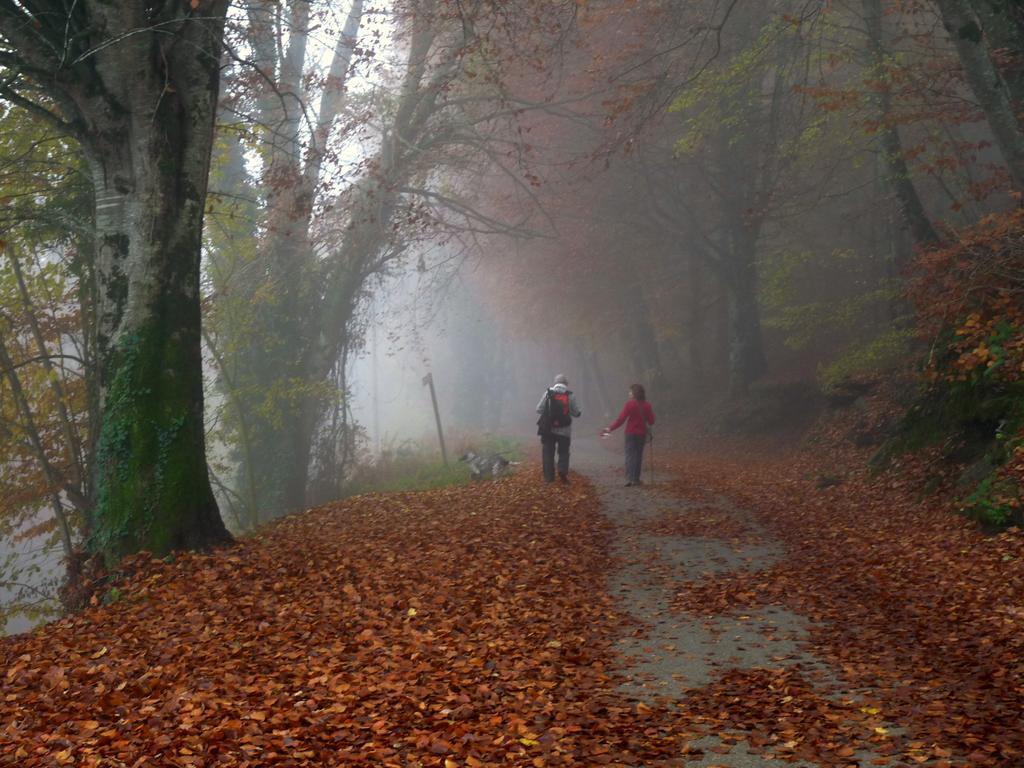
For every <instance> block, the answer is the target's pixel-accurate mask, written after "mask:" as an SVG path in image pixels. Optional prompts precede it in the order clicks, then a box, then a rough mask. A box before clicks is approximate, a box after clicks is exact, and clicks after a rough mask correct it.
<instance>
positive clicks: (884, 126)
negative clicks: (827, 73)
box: [863, 0, 939, 245]
mask: <svg viewBox="0 0 1024 768" xmlns="http://www.w3.org/2000/svg"><path fill="white" fill-rule="evenodd" d="M863 4H864V22H865V24H866V25H867V31H868V49H869V53H870V56H871V67H872V69H873V70H874V73H873V74H874V78H875V79H876V81H877V82H878V88H877V89H873V93H874V94H875V96H874V98H875V104H876V108H877V110H878V124H879V140H880V143H881V146H882V158H883V159H884V160H885V165H886V175H885V180H886V183H887V184H888V185H889V186H890V187H891V189H892V191H893V192H894V193H895V195H896V199H897V200H898V201H899V207H900V212H901V213H902V214H903V219H904V221H906V223H907V226H909V227H910V231H911V233H912V235H913V237H914V242H915V243H916V244H918V245H933V244H935V243H937V242H938V241H939V236H938V234H937V233H936V231H935V228H934V227H933V226H932V223H931V220H930V219H929V218H928V214H927V213H926V212H925V208H924V205H923V204H922V203H921V198H920V196H919V195H918V194H917V188H916V187H915V186H914V181H913V179H911V178H910V169H909V168H908V167H907V161H906V160H905V159H904V157H903V142H902V140H901V139H900V133H899V129H898V128H897V126H896V125H895V123H893V121H892V96H891V94H890V93H889V83H888V79H887V77H886V73H885V71H884V66H885V48H884V42H883V36H882V3H881V0H863Z"/></svg>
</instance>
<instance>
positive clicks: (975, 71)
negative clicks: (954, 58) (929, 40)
mask: <svg viewBox="0 0 1024 768" xmlns="http://www.w3.org/2000/svg"><path fill="white" fill-rule="evenodd" d="M935 5H936V6H937V7H938V9H939V13H940V14H941V16H942V22H943V24H944V25H945V27H946V31H947V32H948V33H949V36H950V38H951V39H952V41H953V44H954V45H955V46H956V50H957V54H958V55H959V57H960V64H961V66H962V67H963V71H964V78H965V79H966V81H967V83H968V85H969V86H970V88H971V91H972V92H973V93H974V96H975V98H976V99H977V100H978V105H979V106H980V107H981V109H982V111H983V112H984V113H985V116H986V118H987V119H988V123H989V126H990V127H991V129H992V135H993V137H994V138H995V142H996V144H997V145H998V147H999V149H1000V151H1001V152H1002V153H1003V159H1004V160H1005V162H1006V166H1007V169H1008V170H1009V173H1010V179H1011V181H1012V183H1013V186H1014V188H1015V189H1016V190H1017V191H1024V127H1022V124H1021V122H1020V120H1019V119H1018V117H1017V113H1016V110H1015V107H1014V103H1013V98H1014V93H1013V92H1012V91H1011V87H1010V85H1009V84H1008V83H1007V81H1006V79H1004V77H1003V74H1002V73H1001V72H1000V70H999V67H998V66H997V64H996V61H995V60H994V56H993V54H994V50H993V44H992V41H993V36H996V39H998V38H999V36H1001V37H1003V38H1004V39H1007V41H1008V42H1011V44H1018V43H1019V42H1020V41H1021V40H1022V39H1024V35H1022V33H1021V30H1022V29H1024V26H1022V24H1021V20H1020V15H1019V14H1020V12H1019V11H1014V10H1013V9H1011V8H1010V7H1009V5H1007V7H1006V8H1005V10H1002V4H1000V3H996V2H993V1H992V0H935ZM976 8H979V9H983V12H982V14H981V15H980V17H979V13H978V12H977V11H976ZM1001 10H1002V12H1000V11H1001ZM983 19H984V20H986V21H988V23H989V24H990V28H989V29H986V28H985V27H984V26H983V23H982V20H983ZM997 30H998V31H997ZM1005 30H1009V32H1007V31H1005ZM1014 53H1015V54H1019V50H1018V51H1014ZM1012 82H1013V84H1014V85H1015V86H1017V85H1018V84H1019V79H1017V78H1014V79H1013V81H1012ZM1017 93H1018V95H1019V90H1018V91H1017Z"/></svg>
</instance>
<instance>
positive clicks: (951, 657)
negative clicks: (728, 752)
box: [675, 453, 1024, 767]
mask: <svg viewBox="0 0 1024 768" xmlns="http://www.w3.org/2000/svg"><path fill="white" fill-rule="evenodd" d="M677 467H678V468H679V469H680V471H682V472H683V474H684V476H685V481H684V482H683V483H682V484H681V485H680V486H679V488H677V490H680V491H682V492H683V493H684V494H685V492H686V489H692V488H699V489H707V488H714V489H715V490H716V491H718V492H720V493H725V494H726V495H728V496H729V497H730V498H731V499H732V500H734V501H735V502H739V503H740V504H742V505H744V506H745V508H746V509H748V510H750V511H751V512H753V513H755V519H756V521H757V523H758V525H760V526H762V527H763V528H764V530H766V531H768V532H769V534H770V535H771V536H772V537H774V538H776V539H777V540H779V541H781V542H782V543H783V544H784V545H785V548H786V551H787V555H786V557H785V558H784V559H782V560H781V561H779V562H777V563H776V564H774V565H771V566H769V567H767V568H763V569H762V570H751V571H746V570H741V571H731V572H728V573H723V574H717V575H715V574H711V575H708V576H707V577H706V578H702V579H700V580H698V581H694V582H688V583H682V584H678V586H677V589H676V600H675V607H676V609H678V610H684V611H686V612H689V613H693V614H695V615H698V616H717V615H721V614H726V615H735V614H738V613H746V612H749V611H751V610H752V609H754V608H756V607H757V606H763V605H769V604H771V605H779V606H785V607H787V608H789V609H790V610H792V611H794V612H796V613H798V614H801V615H803V616H805V617H807V618H808V619H810V622H811V625H810V650H811V651H812V652H813V654H814V655H815V656H817V657H819V658H822V659H824V660H825V661H828V662H830V663H831V665H832V666H833V667H834V668H835V669H836V670H837V671H838V672H839V673H840V674H841V678H842V680H843V681H844V682H845V686H847V688H848V689H849V690H870V691H871V692H872V696H873V697H877V698H878V702H877V703H875V702H872V703H871V704H868V705H863V704H860V705H858V708H857V709H856V710H854V711H850V712H845V713H843V718H844V720H846V721H850V720H853V719H856V718H857V717H858V716H860V717H861V718H865V717H866V718H868V719H870V720H874V721H875V722H871V723H868V725H870V729H869V731H868V734H869V738H873V739H874V740H875V741H876V743H875V745H874V747H873V748H874V749H875V750H876V751H877V750H878V749H879V748H880V747H879V744H883V743H890V745H891V749H892V750H894V756H899V757H900V758H901V759H903V760H906V761H908V762H909V763H910V764H918V763H921V762H927V761H929V760H936V759H938V760H945V759H946V758H950V757H953V756H960V760H959V761H957V762H955V763H953V764H955V765H964V764H966V763H964V762H963V760H964V759H966V760H967V761H968V762H969V763H970V765H972V766H973V765H976V766H1007V767H1009V766H1018V765H1020V764H1022V761H1024V729H1022V728H1021V727H1020V721H1019V715H1020V712H1022V711H1024V617H1022V616H1021V615H1020V614H1019V613H1018V612H1017V611H1015V610H1014V607H1015V606H1020V605H1021V601H1022V599H1024V536H1022V534H1021V532H1020V531H1017V530H1012V531H1009V532H1007V533H1003V534H1000V535H999V536H995V537H986V536H984V535H982V534H981V533H979V532H978V531H977V530H975V528H974V527H973V526H972V525H971V524H969V523H967V522H966V521H964V520H963V519H962V518H959V517H957V516H956V515H954V514H952V513H951V511H950V509H949V508H948V507H946V506H943V505H941V504H937V503H934V502H931V503H922V501H921V500H920V498H919V497H918V494H917V491H916V489H915V488H914V487H913V483H911V482H905V481H904V480H902V479H901V478H899V477H898V476H893V475H889V476H883V477H881V478H871V477H869V476H867V473H866V472H865V471H863V470H862V469H860V467H858V466H857V464H856V463H851V465H850V469H849V472H848V473H847V475H846V479H845V481H844V482H843V484H842V485H841V486H838V487H832V488H826V489H821V488H817V487H815V483H814V482H813V480H812V478H814V477H816V476H818V475H820V473H821V463H820V459H818V458H817V457H815V456H814V455H812V454H810V453H806V454H796V455H793V456H787V457H786V459H785V461H780V460H769V459H765V458H764V457H760V458H754V457H752V456H751V455H749V454H747V455H745V456H743V457H742V458H741V459H740V460H735V461H731V460H730V461H727V460H710V459H707V458H706V457H704V458H700V459H692V460H688V461H686V462H682V463H679V464H677ZM830 469H831V467H830ZM686 495H687V497H689V495H688V494H686ZM726 680H728V677H726ZM754 683H755V681H751V680H748V681H744V682H743V683H742V684H741V683H737V684H736V686H734V687H735V689H736V691H737V693H736V696H740V695H741V693H740V691H741V690H742V689H743V687H744V686H746V690H747V697H748V698H749V699H750V700H751V701H757V702H760V704H758V705H757V706H754V705H749V706H754V708H753V710H752V711H751V712H750V713H749V717H748V719H747V720H741V722H740V725H743V724H744V723H749V722H762V721H764V722H766V723H770V722H771V721H772V718H773V717H774V718H777V717H778V716H779V715H778V713H776V712H775V710H774V709H773V707H774V705H773V704H771V703H770V701H769V698H767V697H766V696H765V695H764V694H763V692H762V693H760V694H759V693H756V691H757V690H758V688H757V686H756V685H755V684H754ZM714 690H715V686H714V685H713V686H710V687H709V691H714ZM705 695H711V694H709V693H708V692H704V693H698V694H697V696H698V697H699V696H705ZM740 706H741V705H740V704H739V703H733V704H731V705H729V706H726V705H724V704H723V712H724V713H725V715H726V718H727V721H728V722H732V723H734V724H735V723H736V709H737V707H740ZM742 706H748V704H743V705H742ZM813 711H818V712H819V713H820V712H821V710H820V709H819V708H818V707H817V706H815V707H814V708H812V709H805V710H804V715H802V716H801V717H795V718H794V723H795V724H796V725H795V727H794V732H802V731H803V730H805V729H806V728H807V727H809V725H810V724H812V723H813V722H814V718H815V717H817V715H815V716H813V717H812V716H811V715H810V714H809V713H810V712H813ZM883 714H884V718H885V719H884V721H883V720H882V715H883ZM766 718H767V719H766ZM893 723H896V724H899V725H900V726H901V728H906V729H907V731H908V735H907V736H903V735H902V734H901V733H896V732H895V731H893V729H892V727H891V724H893ZM747 727H749V726H747ZM820 733H821V734H823V735H824V734H831V733H832V731H830V730H829V729H825V730H822V731H820ZM830 738H832V736H831V735H829V736H828V737H826V738H825V743H826V744H827V743H828V740H829V739H830ZM858 738H862V736H861V737H858ZM783 743H784V742H783ZM802 744H803V742H801V741H800V740H799V739H797V747H795V748H794V749H795V750H796V749H798V748H802V747H801V746H800V745H802ZM820 747H821V739H819V744H818V746H817V747H816V749H820ZM885 749H890V747H886V748H885ZM775 752H776V753H779V750H778V748H775ZM794 754H795V752H794ZM884 754H885V755H888V754H889V752H885V753H884ZM813 755H814V750H810V751H808V752H807V753H806V756H807V757H808V759H810V757H811V756H813ZM834 756H835V757H837V758H843V757H847V756H848V755H847V754H846V750H845V748H840V749H837V750H835V751H834ZM815 757H816V759H821V758H822V755H820V754H819V755H816V756H815ZM830 764H831V763H830Z"/></svg>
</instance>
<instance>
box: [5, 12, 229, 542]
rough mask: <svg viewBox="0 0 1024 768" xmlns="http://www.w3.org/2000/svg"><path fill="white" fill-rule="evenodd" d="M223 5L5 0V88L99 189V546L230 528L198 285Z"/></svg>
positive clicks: (215, 533) (93, 530) (215, 538)
mask: <svg viewBox="0 0 1024 768" xmlns="http://www.w3.org/2000/svg"><path fill="white" fill-rule="evenodd" d="M226 11H227V2H226V0H193V2H191V3H190V4H184V3H181V4H163V5H157V6H147V5H144V4H138V3H132V2H126V1H124V0H122V1H121V2H113V3H101V2H94V1H92V0H85V2H81V3H75V4H73V5H71V6H67V5H65V4H64V3H62V2H55V1H52V0H44V1H43V2H38V3H32V4H31V5H23V4H19V3H15V2H13V1H12V0H3V2H0V66H2V68H3V81H2V85H0V97H2V98H4V99H5V100H7V101H9V102H10V103H12V104H14V105H16V106H18V107H21V108H23V109H25V110H27V111H29V112H30V113H31V114H33V115H34V116H36V117H38V118H39V119H41V120H43V121H45V122H46V123H48V124H49V125H51V126H53V127H55V128H56V129H58V130H59V131H60V132H62V133H64V134H66V135H68V136H71V137H73V138H74V139H75V140H76V141H77V142H78V143H79V145H80V146H81V149H82V152H83V154H84V156H85V158H86V161H87V166H88V172H89V175H90V177H91V180H92V184H93V188H94V200H93V203H94V226H95V239H94V242H93V244H92V252H91V254H90V261H91V264H92V267H93V271H94V274H95V281H96V306H95V313H96V318H95V333H96V347H97V361H96V364H97V381H98V389H99V418H100V424H99V426H98V443H97V459H96V464H95V467H94V468H93V472H94V474H95V485H96V499H97V503H96V507H95V509H94V510H93V512H92V513H91V516H90V521H89V522H90V539H89V546H90V548H91V549H92V550H94V551H96V552H99V553H102V554H103V555H104V556H105V558H106V559H107V560H108V561H115V560H116V559H118V558H119V557H120V556H121V555H123V554H126V553H129V552H134V551H136V550H140V549H146V550H151V551H154V552H157V553H165V552H168V551H169V550H172V549H175V548H196V547H200V548H202V547H208V546H210V545H213V544H217V543H221V542H226V541H228V540H229V539H230V537H229V535H228V533H227V531H226V529H225V528H224V525H223V523H222V521H221V519H220V516H219V512H218V509H217V504H216V502H215V500H214V497H213V492H212V490H211V488H210V481H209V477H208V473H207V467H206V456H205V450H204V445H205V436H204V429H203V388H202V365H201V354H200V293H199V274H200V246H201V239H202V227H203V213H204V208H205V204H206V190H207V177H208V171H209V162H210V151H211V147H212V142H213V129H214V115H215V111H216V105H217V97H218V92H219V73H220V58H221V52H222V45H223V30H224V22H225V14H226Z"/></svg>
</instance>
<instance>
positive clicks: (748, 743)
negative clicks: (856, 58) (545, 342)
mask: <svg viewBox="0 0 1024 768" xmlns="http://www.w3.org/2000/svg"><path fill="white" fill-rule="evenodd" d="M645 459H649V456H646V457H645ZM573 466H574V468H575V469H576V470H577V471H579V472H581V473H582V474H583V475H585V476H586V477H587V479H588V480H590V481H591V482H592V483H593V484H594V486H595V488H596V489H597V491H598V495H599V497H600V500H601V505H602V512H603V513H604V515H605V516H606V517H607V519H608V520H609V521H610V522H611V523H612V524H613V526H614V534H613V545H612V556H613V558H614V561H615V563H616V567H615V568H614V569H613V571H612V572H611V573H610V576H609V584H608V589H609V592H610V593H611V594H612V595H614V596H615V597H616V599H617V601H618V603H619V605H620V607H621V608H622V610H623V611H624V612H626V613H628V614H629V615H630V616H631V617H632V618H633V619H635V620H636V621H637V623H638V625H639V626H638V628H637V629H636V630H634V631H633V632H632V633H630V634H627V635H624V636H623V637H622V638H621V639H620V642H619V644H618V648H619V653H620V656H619V668H618V669H617V672H618V673H619V674H620V675H621V676H622V678H623V680H624V682H623V683H622V684H621V685H620V688H619V691H620V692H621V693H623V694H624V695H626V696H628V697H630V698H632V699H635V700H637V701H639V702H644V703H646V704H648V705H650V706H659V705H660V706H665V707H674V708H676V709H678V710H680V711H681V713H685V714H689V715H696V717H697V718H700V714H699V713H700V712H701V711H702V710H704V709H706V707H707V702H708V701H709V699H708V697H707V696H704V695H702V693H703V692H704V691H706V690H707V689H708V686H711V685H718V686H720V685H721V681H722V680H723V678H727V679H729V680H731V681H732V682H731V686H732V687H731V690H729V689H728V685H727V690H725V691H721V690H719V691H717V692H716V693H717V694H718V696H719V699H723V700H725V701H726V707H728V706H729V705H730V703H735V704H739V705H740V706H738V707H737V710H739V711H738V713H737V714H736V715H735V716H731V715H729V714H726V713H724V712H723V713H718V714H719V715H720V716H721V715H722V714H726V716H725V718H724V720H725V725H723V723H722V722H716V723H715V724H714V727H713V728H711V730H712V731H713V733H710V734H708V735H706V736H704V737H703V738H700V739H698V740H695V741H692V742H691V744H690V746H691V748H692V757H689V758H683V760H682V762H681V763H680V765H685V766H690V767H691V768H700V767H702V766H703V767H705V768H711V767H712V766H714V767H715V768H717V767H719V766H721V767H723V768H725V767H726V766H728V767H729V768H755V767H768V766H772V767H775V766H783V765H788V766H792V765H798V766H818V765H822V766H824V765H836V764H838V765H843V766H847V765H848V766H866V765H879V766H886V765H900V764H902V763H899V762H898V761H896V760H895V759H893V760H892V761H890V760H889V759H887V758H884V757H882V756H880V754H879V753H878V752H876V751H875V750H874V749H871V748H864V745H863V741H861V742H860V743H859V745H858V746H857V748H856V749H853V748H851V747H849V746H842V745H841V742H838V741H837V750H838V752H839V753H840V754H842V755H843V759H842V760H841V761H840V762H839V763H824V762H812V761H798V762H795V763H794V762H793V758H794V757H795V756H799V755H800V752H801V744H802V743H803V742H804V741H805V739H814V738H816V734H814V733H813V732H812V733H807V732H801V731H800V729H799V728H796V727H793V726H794V723H793V722H792V721H789V720H788V719H787V718H780V719H779V722H778V724H776V725H777V727H776V728H772V724H771V723H769V724H768V728H765V727H763V726H764V723H759V724H757V725H755V722H756V718H749V717H748V718H747V726H748V727H729V724H730V723H732V724H734V725H740V726H742V725H743V721H744V716H745V715H747V714H749V713H747V712H745V711H743V710H745V707H744V705H743V699H744V698H746V697H749V698H751V699H759V698H763V697H765V696H767V697H775V698H778V699H780V700H781V701H787V700H791V699H792V698H793V697H792V696H791V695H790V693H789V689H788V688H785V687H784V686H783V685H782V681H785V680H790V679H797V680H800V681H801V682H803V683H806V685H807V686H808V688H809V689H810V690H812V691H814V692H815V694H814V695H816V696H820V697H821V699H822V700H828V701H831V702H835V704H836V705H837V707H838V708H840V709H843V708H845V709H852V710H853V711H854V712H857V711H859V710H860V707H861V705H862V704H863V703H864V702H865V701H868V700H870V693H871V692H870V691H848V690H845V689H844V688H843V685H842V683H841V681H840V679H839V676H838V675H837V674H836V670H835V669H834V668H833V667H832V666H831V665H829V664H828V663H826V662H825V661H823V660H822V659H820V658H818V657H816V656H815V655H814V654H813V653H812V652H811V651H810V650H809V649H808V644H807V643H806V640H807V638H808V627H809V622H808V620H807V619H806V618H805V617H803V616H800V615H798V614H796V613H793V612H791V611H789V610H787V609H785V608H783V607H781V606H772V605H767V606H763V607H760V608H758V609H756V610H751V609H747V608H744V609H741V610H737V611H735V612H733V611H718V610H715V609H709V610H708V611H707V612H704V613H702V615H695V614H692V613H688V612H684V611H681V610H679V609H678V608H673V605H672V603H673V600H674V598H675V597H676V595H677V594H678V593H679V591H680V590H681V589H686V586H685V585H686V584H687V583H696V582H699V581H700V580H702V579H705V578H713V577H715V576H718V575H727V574H730V573H733V572H737V571H747V572H756V571H760V570H764V569H767V568H769V567H772V566H775V565H778V564H779V563H783V562H784V561H785V558H786V551H785V548H784V547H783V546H782V544H781V543H780V542H778V541H777V540H775V539H774V538H773V537H772V536H771V534H770V532H768V531H767V530H765V529H764V528H763V527H762V526H760V525H759V524H758V522H757V521H756V519H755V517H754V515H753V514H752V513H751V512H750V511H749V510H746V509H743V508H742V507H740V506H738V505H736V504H734V503H733V502H732V501H731V500H730V499H728V498H726V497H724V496H722V495H720V494H716V493H709V494H708V495H707V496H705V497H702V498H700V499H697V498H686V497H681V496H680V495H679V494H678V493H674V492H672V491H671V489H669V488H668V487H667V484H666V482H665V481H666V480H668V479H669V478H668V477H667V476H666V475H665V473H664V472H662V473H657V471H656V473H655V482H654V483H653V485H652V484H651V483H650V482H649V481H650V474H649V469H650V468H649V464H645V468H644V485H642V486H641V487H638V488H637V487H624V474H623V469H622V461H621V443H620V441H619V440H612V441H610V442H607V443H606V442H604V441H600V442H599V441H595V440H590V439H587V438H584V439H583V440H574V455H573ZM709 513H710V514H711V515H712V517H717V519H719V520H720V521H721V523H722V524H721V528H720V529H719V530H718V531H713V530H712V531H708V530H707V529H706V526H705V528H704V529H703V530H702V529H701V526H700V525H697V526H694V525H692V524H688V520H691V519H692V518H693V517H696V516H704V517H705V518H706V517H707V515H708V514H709ZM737 531H742V532H743V535H738V534H737ZM749 680H755V681H760V680H767V681H769V682H768V683H767V685H766V686H765V687H764V689H760V690H758V689H747V690H744V685H745V684H746V683H747V682H748V681H749ZM773 681H774V682H773ZM776 684H778V685H776ZM723 692H724V693H725V694H727V695H726V696H725V697H722V696H721V694H722V693H723ZM806 692H807V691H806V690H802V693H803V694H806ZM730 698H731V702H730ZM710 700H711V701H717V699H715V698H713V697H712V698H711V699H710ZM865 710H866V711H871V708H870V707H866V708H865ZM809 714H810V713H809ZM833 718H835V715H833ZM713 720H714V718H712V721H713ZM862 727H863V726H862ZM844 728H845V726H840V728H839V730H840V731H842V730H844ZM850 728H851V729H856V728H857V726H856V725H850ZM885 730H886V731H887V732H889V734H891V735H897V734H899V733H900V732H901V731H900V729H899V727H898V726H897V725H896V724H893V723H885ZM832 735H834V734H832ZM822 737H823V738H827V736H826V735H825V734H822ZM784 757H785V758H789V759H788V760H784V759H782V758H784Z"/></svg>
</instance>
